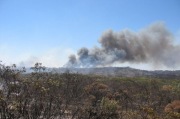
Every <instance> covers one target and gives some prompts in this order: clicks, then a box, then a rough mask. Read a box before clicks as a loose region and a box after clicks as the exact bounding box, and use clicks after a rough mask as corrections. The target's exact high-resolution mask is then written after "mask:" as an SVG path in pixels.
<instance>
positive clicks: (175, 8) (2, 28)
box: [0, 0, 180, 69]
mask: <svg viewBox="0 0 180 119" xmlns="http://www.w3.org/2000/svg"><path fill="white" fill-rule="evenodd" d="M155 22H164V23H165V25H166V27H167V28H168V29H169V30H170V31H171V32H172V34H173V35H174V36H175V40H176V41H175V42H177V43H179V42H180V40H179V38H180V1H179V0H76V1H75V0H0V60H2V61H3V63H5V64H13V63H16V64H20V65H26V66H29V65H32V64H33V63H34V62H36V61H37V62H42V63H43V64H44V65H46V66H52V67H59V66H63V64H64V63H66V61H67V59H68V56H69V55H70V54H71V53H75V52H76V51H77V50H78V49H79V48H81V47H88V48H91V47H94V46H96V45H97V46H98V45H99V44H98V38H99V37H100V36H101V34H102V33H103V32H104V31H106V30H108V29H112V30H114V31H120V30H123V29H131V30H132V31H138V30H140V29H142V28H144V27H146V26H148V25H149V24H152V23H155ZM142 65H143V64H142ZM145 65H146V64H145ZM122 66H124V65H122ZM142 68H147V69H148V66H145V67H144V66H142Z"/></svg>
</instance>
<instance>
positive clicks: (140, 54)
mask: <svg viewBox="0 0 180 119" xmlns="http://www.w3.org/2000/svg"><path fill="white" fill-rule="evenodd" d="M173 40H174V38H173V35H172V34H171V33H170V32H169V31H168V30H167V28H166V27H165V25H164V24H163V23H155V24H152V25H150V26H148V27H146V28H144V29H142V30H141V31H139V32H133V31H130V30H122V31H120V32H115V31H112V30H108V31H106V32H104V33H103V34H102V36H101V37H100V38H99V43H100V47H94V48H92V49H88V48H85V47H84V48H81V49H80V50H79V51H78V52H77V54H76V55H75V54H72V55H71V56H69V61H68V63H67V64H66V65H65V66H66V67H97V66H107V65H108V66H109V65H112V64H114V63H125V62H128V63H150V64H152V65H154V66H156V65H160V66H161V65H163V66H166V67H174V68H175V67H177V66H180V45H175V44H174V43H173Z"/></svg>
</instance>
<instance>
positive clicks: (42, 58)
mask: <svg viewBox="0 0 180 119" xmlns="http://www.w3.org/2000/svg"><path fill="white" fill-rule="evenodd" d="M10 51H11V52H10ZM12 51H13V50H12V49H11V48H10V47H9V46H6V47H5V46H2V45H1V47H0V54H1V56H0V60H1V61H2V63H3V64H5V65H12V64H17V66H18V67H32V66H34V64H35V63H37V62H39V63H42V65H43V66H46V67H62V66H63V65H64V64H65V63H66V62H67V60H68V56H69V55H70V54H72V53H74V51H73V50H72V49H71V48H52V49H48V50H47V51H44V53H42V54H40V55H34V54H33V53H30V52H25V53H23V54H13V53H12Z"/></svg>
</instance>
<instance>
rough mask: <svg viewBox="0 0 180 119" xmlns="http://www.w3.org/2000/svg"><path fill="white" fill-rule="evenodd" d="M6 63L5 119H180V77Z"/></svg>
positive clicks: (1, 71) (0, 74)
mask: <svg viewBox="0 0 180 119" xmlns="http://www.w3.org/2000/svg"><path fill="white" fill-rule="evenodd" d="M25 70H26V69H25V68H22V69H19V68H16V65H13V66H5V65H3V64H0V119H177V118H180V80H179V79H172V78H169V79H159V78H150V77H111V76H98V75H92V74H91V75H88V74H87V75H83V74H78V73H70V72H68V71H66V72H64V73H53V72H46V71H45V67H43V66H42V64H41V63H37V64H35V66H34V67H32V70H33V72H32V73H25Z"/></svg>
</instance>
